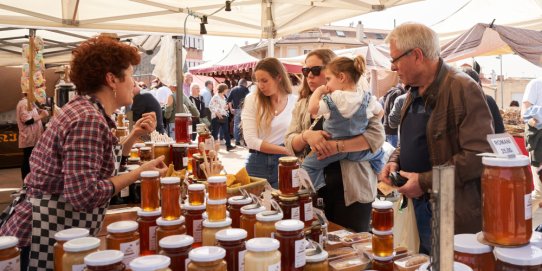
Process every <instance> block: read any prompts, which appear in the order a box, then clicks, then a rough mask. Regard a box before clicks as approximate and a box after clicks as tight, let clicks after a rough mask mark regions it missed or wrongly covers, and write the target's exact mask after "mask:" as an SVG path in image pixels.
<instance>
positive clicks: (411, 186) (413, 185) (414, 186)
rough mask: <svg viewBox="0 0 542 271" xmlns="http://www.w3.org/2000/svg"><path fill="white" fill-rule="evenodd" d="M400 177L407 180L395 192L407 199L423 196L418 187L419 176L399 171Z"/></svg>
mask: <svg viewBox="0 0 542 271" xmlns="http://www.w3.org/2000/svg"><path fill="white" fill-rule="evenodd" d="M399 174H401V176H403V177H405V178H407V179H408V181H407V182H406V184H405V185H403V186H401V187H399V188H398V189H397V192H399V193H401V194H403V195H405V196H407V198H411V199H412V198H418V197H420V196H421V195H423V191H422V188H421V187H420V182H419V180H418V178H419V176H420V174H419V173H413V172H405V171H402V170H401V171H400V172H399Z"/></svg>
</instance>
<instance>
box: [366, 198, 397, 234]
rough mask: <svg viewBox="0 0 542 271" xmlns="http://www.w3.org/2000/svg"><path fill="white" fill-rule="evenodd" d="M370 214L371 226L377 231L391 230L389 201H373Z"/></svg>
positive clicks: (390, 206)
mask: <svg viewBox="0 0 542 271" xmlns="http://www.w3.org/2000/svg"><path fill="white" fill-rule="evenodd" d="M372 205H373V211H372V212H371V224H372V226H373V229H375V230H377V231H389V230H392V229H393V203H391V202H390V201H385V200H384V201H381V200H375V201H373V204H372Z"/></svg>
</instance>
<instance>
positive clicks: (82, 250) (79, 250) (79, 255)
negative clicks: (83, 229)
mask: <svg viewBox="0 0 542 271" xmlns="http://www.w3.org/2000/svg"><path fill="white" fill-rule="evenodd" d="M99 246H100V239H98V238H96V237H81V238H76V239H72V240H70V241H68V242H66V243H64V256H62V270H69V271H72V270H83V269H84V268H85V256H87V255H89V254H90V253H92V252H96V251H98V247H99Z"/></svg>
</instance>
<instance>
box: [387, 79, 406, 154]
mask: <svg viewBox="0 0 542 271" xmlns="http://www.w3.org/2000/svg"><path fill="white" fill-rule="evenodd" d="M404 93H405V88H404V86H403V84H402V83H401V82H399V83H397V85H396V86H394V87H392V88H390V89H389V90H388V92H386V95H384V96H383V97H384V99H383V100H384V105H383V107H384V123H383V124H384V131H385V132H386V141H387V142H388V143H390V144H391V145H392V146H393V147H394V148H397V143H398V142H399V136H398V135H397V126H395V127H391V125H390V123H389V116H390V113H391V111H392V109H393V105H394V104H395V99H396V98H397V97H399V96H401V95H403V94H404Z"/></svg>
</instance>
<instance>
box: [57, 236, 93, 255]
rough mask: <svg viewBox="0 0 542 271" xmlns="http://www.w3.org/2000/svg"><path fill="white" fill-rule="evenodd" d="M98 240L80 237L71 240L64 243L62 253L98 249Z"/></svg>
mask: <svg viewBox="0 0 542 271" xmlns="http://www.w3.org/2000/svg"><path fill="white" fill-rule="evenodd" d="M99 246H100V239H98V238H96V237H81V238H76V239H72V240H70V241H68V242H66V243H64V246H63V247H64V251H66V252H81V251H87V250H91V249H95V248H98V247H99Z"/></svg>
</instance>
